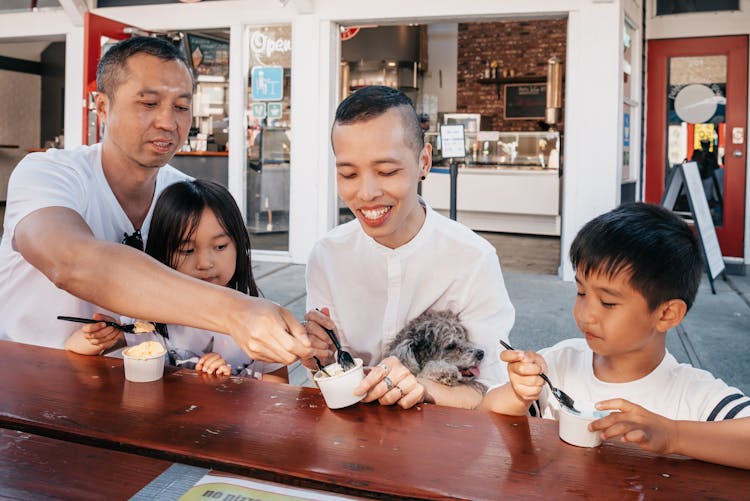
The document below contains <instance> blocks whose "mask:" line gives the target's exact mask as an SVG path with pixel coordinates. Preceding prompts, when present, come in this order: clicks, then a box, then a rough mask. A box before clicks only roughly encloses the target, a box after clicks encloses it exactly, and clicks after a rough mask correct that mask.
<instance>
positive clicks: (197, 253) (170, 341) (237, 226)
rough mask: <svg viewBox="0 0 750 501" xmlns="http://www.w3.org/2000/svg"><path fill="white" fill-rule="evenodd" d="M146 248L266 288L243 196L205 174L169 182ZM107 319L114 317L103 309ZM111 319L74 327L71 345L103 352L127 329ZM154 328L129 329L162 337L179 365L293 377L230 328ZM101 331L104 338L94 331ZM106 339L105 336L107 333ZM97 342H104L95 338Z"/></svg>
mask: <svg viewBox="0 0 750 501" xmlns="http://www.w3.org/2000/svg"><path fill="white" fill-rule="evenodd" d="M145 250H146V253H148V254H149V255H150V256H151V257H153V258H155V259H157V260H158V261H160V262H162V263H164V264H166V265H167V266H169V267H171V268H173V269H175V270H177V271H180V272H182V273H185V274H187V275H190V276H192V277H194V278H197V279H199V280H205V281H207V282H211V283H213V284H216V285H221V286H226V287H230V288H232V289H235V290H238V291H240V292H243V293H245V294H248V295H251V296H258V288H257V286H256V285H255V281H254V280H253V276H252V268H251V266H250V237H249V236H248V233H247V228H246V227H245V223H244V220H243V219H242V214H241V213H240V210H239V207H237V203H236V202H235V201H234V198H233V197H232V195H231V194H230V193H229V191H227V189H226V188H224V187H223V186H221V185H220V184H217V183H214V182H212V181H208V180H204V179H196V180H193V181H182V182H179V183H175V184H173V185H171V186H169V187H168V188H166V189H165V190H164V191H163V192H162V194H161V195H160V196H159V199H158V200H157V202H156V206H155V207H154V214H153V217H152V220H151V228H150V230H149V238H148V241H147V243H146V249H145ZM96 318H97V319H101V320H108V319H109V318H108V317H104V316H103V315H99V316H98V317H96ZM110 331H115V330H114V329H113V328H112V327H107V326H106V324H103V323H99V324H88V325H85V326H84V327H83V328H81V329H80V330H79V331H78V332H76V333H74V334H73V335H72V336H71V337H70V338H69V339H68V342H67V343H66V348H67V349H69V350H72V351H76V352H79V353H86V354H97V353H100V352H102V348H109V345H110V344H113V341H112V340H113V338H114V337H116V338H118V339H119V340H122V336H121V335H119V334H118V332H116V331H115V332H110ZM157 332H158V334H156V333H152V334H126V335H125V338H126V339H127V342H128V344H138V343H141V342H143V341H147V340H153V339H157V340H160V341H161V342H162V343H163V344H165V346H166V348H167V351H168V354H169V359H170V360H169V361H170V364H172V365H178V366H181V367H192V366H193V364H194V366H195V369H196V370H198V371H203V372H207V373H209V374H214V373H215V374H230V373H232V374H240V375H249V376H253V377H257V378H261V377H262V378H263V379H264V380H272V381H278V382H287V381H288V374H287V369H286V366H284V365H282V364H269V363H263V362H257V361H253V360H252V359H250V358H249V357H248V356H247V355H246V354H245V353H244V352H243V351H242V350H241V349H240V347H239V346H237V345H236V344H235V342H234V340H233V339H232V338H231V337H230V336H227V335H224V334H219V333H215V332H210V331H205V330H201V329H195V328H192V327H185V326H181V325H169V327H167V326H166V325H163V324H159V325H157ZM93 338H98V339H93ZM102 338H104V339H105V340H103V341H102V342H99V340H102ZM94 342H96V344H94Z"/></svg>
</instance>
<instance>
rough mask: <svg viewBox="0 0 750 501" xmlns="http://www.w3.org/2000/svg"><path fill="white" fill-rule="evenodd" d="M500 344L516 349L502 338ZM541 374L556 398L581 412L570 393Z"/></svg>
mask: <svg viewBox="0 0 750 501" xmlns="http://www.w3.org/2000/svg"><path fill="white" fill-rule="evenodd" d="M500 344H501V345H503V346H504V347H505V348H506V349H508V350H513V351H515V348H513V347H512V346H511V345H509V344H508V343H506V342H505V341H503V340H502V339H501V340H500ZM539 376H540V377H541V378H542V379H544V381H545V382H546V383H547V384H548V385H549V389H550V390H551V391H552V394H553V395H554V396H555V398H556V399H557V401H558V402H560V404H561V405H564V406H565V407H567V408H568V409H570V410H571V411H573V412H576V413H578V414H580V413H581V411H579V410H577V409H576V408H575V407H574V406H573V399H572V398H571V397H570V395H568V394H567V393H565V392H564V391H562V390H561V389H560V388H555V387H554V386H552V383H551V382H550V380H549V378H548V377H547V375H546V374H545V373H543V372H542V373H540V374H539Z"/></svg>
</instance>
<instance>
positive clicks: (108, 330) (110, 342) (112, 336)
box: [79, 313, 125, 351]
mask: <svg viewBox="0 0 750 501" xmlns="http://www.w3.org/2000/svg"><path fill="white" fill-rule="evenodd" d="M93 317H94V320H105V321H109V322H117V320H115V319H114V318H112V317H109V316H107V315H102V314H101V313H94V315H93ZM79 332H80V333H81V335H82V336H83V337H84V338H85V339H86V340H87V341H88V342H89V343H90V344H92V345H93V346H96V347H98V348H99V349H101V350H102V351H106V350H108V349H110V348H112V347H113V346H115V345H116V344H117V343H118V342H119V341H124V340H125V335H124V334H123V332H122V331H121V330H120V329H115V328H114V327H110V326H109V325H107V324H105V323H104V322H99V323H96V324H84V325H83V327H81V328H80V329H79Z"/></svg>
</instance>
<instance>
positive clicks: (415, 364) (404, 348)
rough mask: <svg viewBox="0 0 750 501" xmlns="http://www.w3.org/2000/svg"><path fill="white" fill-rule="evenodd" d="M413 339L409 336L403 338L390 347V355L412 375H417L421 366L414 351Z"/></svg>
mask: <svg viewBox="0 0 750 501" xmlns="http://www.w3.org/2000/svg"><path fill="white" fill-rule="evenodd" d="M414 344H415V339H414V338H413V337H411V336H404V337H402V338H401V340H400V341H399V342H398V343H397V344H396V345H394V346H392V347H391V349H390V350H389V351H390V354H391V355H393V356H395V357H396V358H398V359H399V360H401V363H402V364H404V367H406V368H407V369H409V370H410V371H411V372H412V374H418V373H419V372H420V371H421V370H422V365H421V364H420V363H419V361H418V360H417V357H416V354H415V351H414Z"/></svg>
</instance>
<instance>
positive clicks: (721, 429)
mask: <svg viewBox="0 0 750 501" xmlns="http://www.w3.org/2000/svg"><path fill="white" fill-rule="evenodd" d="M698 245H699V244H698V241H697V239H696V237H695V236H694V234H693V232H692V231H691V230H690V228H689V227H688V225H687V224H686V223H685V222H684V221H683V220H682V219H680V218H679V217H677V216H676V215H674V214H673V213H672V212H670V211H668V210H666V209H664V208H662V207H659V206H655V205H649V204H644V203H635V204H627V205H623V206H620V207H618V208H617V209H615V210H613V211H611V212H608V213H606V214H604V215H601V216H599V217H597V218H595V219H594V220H592V221H590V222H589V223H588V224H586V225H585V226H584V227H583V229H582V230H581V231H580V232H579V233H578V235H577V236H576V238H575V240H574V241H573V244H572V245H571V248H570V260H571V263H572V264H573V267H574V268H575V270H576V284H577V288H578V297H577V299H576V302H575V306H574V307H573V316H574V317H575V321H576V324H577V325H578V328H579V329H580V330H581V332H582V333H583V335H584V338H585V340H584V339H568V340H565V341H562V342H560V343H558V344H557V345H555V346H553V347H552V348H546V349H544V350H541V351H540V352H539V353H538V354H537V353H533V352H526V353H524V352H520V351H504V352H503V353H502V354H501V358H502V360H505V361H506V362H508V373H509V375H510V383H508V384H506V385H504V386H500V387H497V388H494V389H493V390H491V391H490V392H488V394H487V395H486V396H485V399H484V401H483V403H482V407H483V408H486V409H490V410H493V411H495V412H500V413H504V414H513V415H523V414H525V413H526V410H527V409H529V405H530V404H531V403H532V402H533V401H534V400H536V399H538V401H539V407H540V411H541V415H542V417H550V418H553V417H557V413H558V412H559V410H560V405H559V403H558V402H557V400H556V399H555V398H554V397H553V396H552V395H551V394H550V391H549V389H548V387H545V386H543V385H544V383H543V381H542V379H541V378H540V377H539V376H538V374H539V373H540V372H545V373H546V374H547V375H548V376H549V378H550V379H551V380H552V381H553V383H554V384H555V385H556V386H558V387H560V388H561V389H563V390H564V391H565V392H566V393H568V394H569V395H570V396H571V397H572V398H573V399H574V400H576V401H589V402H597V404H596V407H597V408H598V409H600V410H609V411H619V412H611V413H610V414H609V415H608V416H607V417H604V418H601V419H599V420H597V421H594V422H593V423H591V424H590V426H589V428H590V429H591V430H592V431H600V432H601V435H602V438H604V439H610V438H614V437H621V438H620V439H621V440H622V441H623V442H634V443H636V444H638V445H639V446H640V447H642V448H643V449H646V450H649V451H652V452H656V453H659V454H682V455H686V456H690V457H694V458H697V459H701V460H704V461H710V462H714V463H720V464H725V465H729V466H736V467H740V468H750V454H748V453H747V450H748V447H750V398H748V397H746V396H745V395H743V394H742V393H741V392H740V391H739V390H738V389H736V388H732V387H730V386H728V385H727V384H725V383H724V382H723V381H722V380H720V379H716V378H715V377H714V376H713V375H711V374H710V373H709V372H707V371H704V370H700V369H696V368H694V367H692V366H690V365H688V364H680V363H678V362H677V361H676V360H675V358H674V357H673V356H672V355H671V354H669V353H668V352H667V350H666V341H665V339H666V333H667V331H668V330H669V329H672V328H674V327H676V326H677V325H678V324H679V323H680V322H681V321H682V318H683V317H684V316H685V313H686V312H687V311H688V310H689V309H690V307H691V306H692V304H693V300H694V299H695V295H696V292H697V289H698V285H699V283H700V279H701V274H702V271H703V262H702V259H701V253H700V249H699V247H698ZM532 409H533V408H532ZM532 413H533V410H532Z"/></svg>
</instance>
